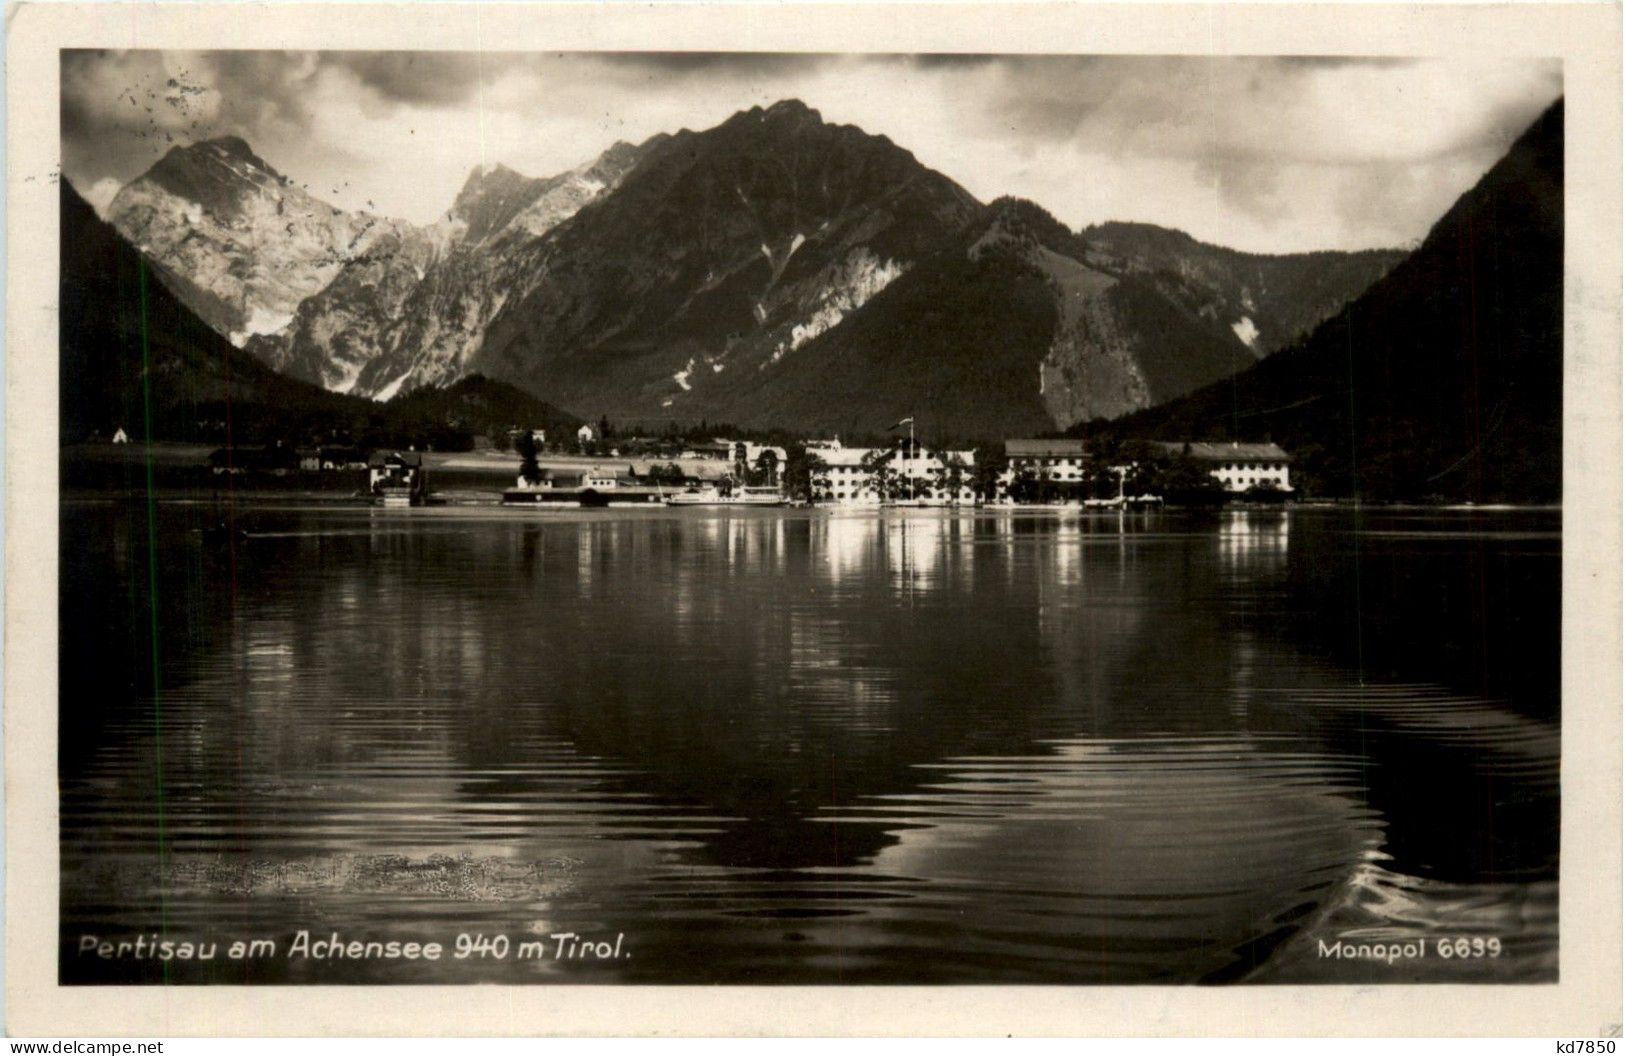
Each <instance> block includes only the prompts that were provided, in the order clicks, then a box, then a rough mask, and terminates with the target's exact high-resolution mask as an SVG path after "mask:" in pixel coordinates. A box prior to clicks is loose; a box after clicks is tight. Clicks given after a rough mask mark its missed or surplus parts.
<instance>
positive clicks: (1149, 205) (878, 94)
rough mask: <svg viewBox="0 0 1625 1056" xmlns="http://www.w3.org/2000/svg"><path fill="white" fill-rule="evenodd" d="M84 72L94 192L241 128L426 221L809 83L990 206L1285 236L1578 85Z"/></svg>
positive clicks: (816, 99)
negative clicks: (131, 98) (188, 90)
mask: <svg viewBox="0 0 1625 1056" xmlns="http://www.w3.org/2000/svg"><path fill="white" fill-rule="evenodd" d="M176 76H182V78H183V79H190V80H191V81H195V82H196V83H197V85H198V86H199V88H200V89H201V90H200V91H199V92H198V93H197V94H196V95H190V96H188V97H187V102H188V106H189V107H190V109H189V110H188V111H187V113H186V114H185V115H181V116H183V117H184V120H179V121H177V115H174V114H169V115H165V114H162V113H155V114H154V115H152V116H151V117H149V116H148V115H146V113H145V107H146V105H147V101H146V100H143V101H142V102H141V104H140V105H139V107H131V106H130V104H129V103H128V102H127V101H126V102H123V103H119V102H118V101H117V99H118V96H119V94H120V92H121V91H123V90H124V89H125V88H127V87H129V86H130V85H131V84H134V83H137V82H142V81H143V79H144V78H145V79H146V81H147V82H151V81H152V80H153V79H154V78H168V77H176ZM63 89H64V100H65V104H64V105H65V110H64V122H63V125H64V131H63V137H64V146H65V165H66V166H67V168H68V171H69V173H70V175H72V176H73V177H74V179H75V182H76V184H78V185H80V186H84V185H88V184H93V183H95V182H96V181H98V180H101V179H106V178H115V179H120V180H127V179H129V178H132V177H133V176H135V175H137V174H138V173H139V172H140V171H142V170H143V169H144V168H145V167H146V166H148V165H150V164H151V163H152V162H153V161H154V160H156V158H157V156H158V155H159V154H160V153H161V151H162V149H165V147H166V146H167V140H166V138H165V136H166V135H182V136H185V135H197V136H198V137H199V138H202V137H203V136H204V135H219V134H225V133H235V134H238V135H242V136H243V137H244V138H245V139H247V140H248V141H249V143H250V144H252V145H253V147H254V148H255V149H256V151H258V152H259V153H260V154H261V156H263V157H264V158H266V159H267V160H268V161H270V162H271V163H272V164H273V165H275V166H277V167H278V168H280V169H281V170H282V171H284V172H285V173H287V174H288V175H289V176H291V177H293V178H295V179H296V180H299V181H301V182H305V183H308V184H309V186H310V188H311V190H312V191H314V192H317V193H320V194H321V195H322V196H323V197H325V198H328V199H330V200H333V201H334V202H335V203H336V204H339V205H342V206H345V207H348V208H368V206H367V202H368V201H369V200H370V201H372V202H373V203H374V206H373V207H374V208H375V209H376V210H378V211H381V212H384V213H388V214H391V215H396V216H402V217H405V218H407V219H410V220H415V221H419V222H428V221H431V220H433V219H434V218H435V217H437V216H438V215H439V214H440V213H441V212H443V211H444V210H445V209H446V207H447V206H448V205H449V204H450V203H451V200H452V198H453V197H454V196H455V195H456V192H457V190H458V188H460V187H461V186H462V183H463V180H464V179H465V178H466V177H467V174H468V172H469V170H470V169H472V168H473V167H474V166H475V165H478V164H482V163H490V162H502V163H504V164H507V165H509V166H510V167H512V168H514V169H516V170H518V171H520V172H524V173H528V174H530V175H536V176H541V175H552V174H554V173H558V172H561V171H563V170H565V169H568V168H571V167H574V166H576V165H578V164H580V163H582V162H583V161H586V160H588V159H590V158H592V157H593V156H595V155H596V154H597V153H598V152H600V151H602V150H603V149H604V148H606V147H608V146H609V145H610V144H612V143H613V142H615V141H616V140H622V139H624V140H628V141H632V142H638V141H641V140H643V139H645V138H647V137H648V136H650V135H653V134H655V133H657V132H674V131H676V130H677V129H679V128H682V127H688V128H693V129H700V128H706V127H710V126H712V125H715V124H717V123H718V122H720V121H722V120H724V119H725V118H726V117H727V116H728V115H729V114H731V113H733V112H734V111H736V110H740V109H744V108H747V107H749V106H752V105H765V104H768V103H771V102H773V101H775V100H777V99H780V98H785V97H791V96H794V97H798V98H801V99H803V100H804V101H806V102H807V103H808V104H809V105H810V106H813V107H815V108H817V109H819V110H820V111H821V112H822V113H823V115H824V117H825V118H826V119H827V120H831V121H838V122H842V123H850V124H855V125H858V126H859V127H861V128H863V129H865V130H866V131H869V132H872V133H875V134H882V135H886V136H888V137H890V138H891V139H892V140H893V141H894V142H896V143H898V144H899V145H901V146H903V147H905V148H907V149H909V150H911V151H913V152H914V153H915V155H916V156H917V157H918V158H919V159H920V160H921V161H922V162H924V163H925V164H927V165H929V166H931V167H933V168H936V169H938V170H940V171H942V172H944V173H946V174H947V175H949V176H950V177H952V178H954V179H956V180H958V181H959V182H960V183H962V184H964V186H965V187H966V188H967V189H968V190H970V191H971V192H972V193H973V194H975V195H977V196H978V197H980V198H983V199H984V200H986V199H990V198H993V197H997V196H999V195H1004V194H1011V195H1016V196H1020V197H1025V198H1031V199H1033V200H1034V201H1037V202H1038V203H1039V204H1041V205H1043V206H1044V207H1045V208H1047V209H1049V210H1050V211H1051V212H1053V213H1054V214H1055V215H1056V216H1057V217H1059V218H1060V219H1061V220H1062V221H1064V222H1066V223H1067V224H1069V225H1071V226H1074V227H1081V226H1084V225H1087V224H1089V223H1094V222H1099V221H1104V220H1110V219H1118V220H1144V221H1150V222H1154V223H1159V224H1165V225H1167V226H1171V227H1178V228H1181V229H1183V230H1186V231H1189V232H1190V233H1191V234H1193V235H1196V236H1197V237H1198V238H1202V239H1205V240H1208V241H1213V242H1219V243H1222V244H1227V245H1234V246H1236V247H1238V248H1244V249H1254V250H1259V251H1286V250H1301V249H1315V248H1360V247H1366V246H1377V245H1396V244H1401V243H1405V242H1409V241H1414V240H1415V239H1417V238H1419V237H1421V236H1422V235H1423V234H1425V232H1426V230H1427V228H1428V226H1429V225H1430V224H1431V223H1432V222H1433V221H1434V220H1435V219H1437V217H1438V216H1439V215H1440V214H1441V213H1442V212H1443V211H1444V209H1445V208H1447V207H1448V206H1449V204H1450V202H1451V201H1452V200H1454V198H1455V197H1456V196H1457V195H1459V194H1460V193H1461V192H1462V191H1464V190H1465V189H1466V188H1467V187H1468V186H1470V185H1471V183H1472V182H1473V180H1475V179H1476V178H1477V177H1478V175H1479V174H1481V173H1482V172H1483V171H1484V170H1485V169H1487V168H1488V167H1489V166H1490V165H1491V164H1493V163H1494V161H1495V159H1496V158H1497V157H1499V156H1500V154H1501V153H1502V152H1504V150H1505V149H1506V147H1507V145H1508V144H1509V143H1510V141H1511V139H1512V138H1513V137H1514V136H1515V135H1516V134H1517V133H1518V132H1519V131H1521V130H1522V128H1523V127H1524V126H1525V125H1527V124H1528V122H1529V121H1531V120H1533V118H1534V117H1535V116H1536V114H1538V113H1539V111H1540V110H1541V109H1542V108H1543V107H1544V106H1545V105H1546V104H1548V103H1549V102H1550V101H1551V100H1552V99H1553V98H1555V97H1556V96H1557V95H1558V94H1559V93H1560V92H1561V70H1560V68H1559V67H1558V65H1557V64H1556V63H1552V62H1542V61H1533V60H1530V61H1523V60H1518V61H1513V60H1483V61H1472V62H1467V61H1456V60H1438V61H1435V60H1426V61H1414V62H1409V61H1403V62H1394V61H1386V60H1384V61H1374V62H1361V61H1354V62H1349V61H1321V60H1308V61H1299V60H1277V59H1210V58H1139V57H1056V56H1033V57H1016V56H1001V57H976V58H961V57H941V58H926V59H916V58H910V57H906V56H793V57H787V56H757V55H749V54H744V55H730V56H695V55H659V54H655V55H644V56H630V55H622V56H616V55H597V54H580V53H578V54H565V55H503V54H482V55H472V54H457V53H434V54H428V53H425V54H416V55H414V54H406V53H375V54H361V55H354V54H331V53H322V54H319V55H317V54H303V55H288V54H284V53H271V52H258V53H256V52H236V53H213V54H207V55H184V56H181V55H169V56H156V55H153V54H152V53H142V52H136V53H123V54H119V53H110V54H100V53H98V54H95V55H91V54H89V53H74V54H72V55H70V57H69V58H67V59H65V60H64V75H63ZM161 109H162V108H158V107H155V110H161ZM194 121H196V122H199V126H198V129H197V130H195V131H194V130H193V129H191V128H190V127H189V122H194ZM143 132H144V133H145V138H143V137H142V135H141V134H142V133H143ZM154 133H156V135H155V134H154Z"/></svg>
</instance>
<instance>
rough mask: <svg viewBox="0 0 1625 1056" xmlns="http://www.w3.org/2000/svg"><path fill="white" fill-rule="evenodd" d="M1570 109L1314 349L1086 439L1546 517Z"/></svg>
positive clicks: (1542, 124)
mask: <svg viewBox="0 0 1625 1056" xmlns="http://www.w3.org/2000/svg"><path fill="white" fill-rule="evenodd" d="M1562 423H1563V103H1562V100H1558V102H1557V103H1555V104H1553V106H1552V107H1551V108H1550V109H1549V110H1547V111H1546V112H1545V113H1544V114H1543V115H1541V117H1540V118H1539V119H1538V120H1536V121H1535V122H1534V123H1533V124H1532V125H1531V126H1530V128H1529V129H1528V130H1527V131H1525V132H1524V134H1523V135H1522V136H1521V137H1519V139H1518V140H1517V141H1516V142H1515V143H1514V144H1513V146H1512V148H1511V149H1510V150H1509V151H1508V152H1507V154H1506V155H1505V156H1504V157H1503V158H1502V159H1501V160H1500V161H1499V162H1497V163H1496V165H1495V166H1494V167H1493V168H1491V169H1490V171H1489V172H1487V173H1486V174H1485V175H1484V176H1483V177H1482V178H1481V179H1480V180H1479V181H1478V183H1477V184H1476V185H1475V186H1474V187H1473V188H1472V189H1471V190H1469V191H1468V192H1467V193H1465V194H1464V195H1462V196H1461V198H1460V199H1458V200H1457V201H1456V203H1455V204H1454V205H1452V206H1451V208H1450V210H1449V211H1448V212H1446V213H1445V215H1444V216H1443V217H1442V218H1440V220H1439V221H1438V222H1437V223H1436V224H1435V225H1434V226H1433V228H1432V230H1431V231H1429V233H1428V235H1427V238H1426V239H1424V240H1423V242H1422V244H1421V246H1420V247H1418V249H1417V250H1416V251H1415V252H1414V253H1413V254H1411V255H1410V256H1409V257H1407V258H1406V259H1405V260H1404V261H1402V262H1401V263H1400V264H1398V265H1397V266H1395V267H1394V268H1393V269H1392V270H1391V271H1390V272H1389V273H1388V274H1387V275H1386V276H1384V277H1383V278H1382V279H1381V280H1379V281H1378V282H1377V283H1376V284H1375V285H1373V286H1372V287H1371V288H1370V289H1369V290H1367V291H1366V292H1365V293H1364V294H1363V295H1361V296H1360V297H1359V298H1358V299H1356V300H1355V301H1354V302H1353V303H1351V304H1350V305H1348V307H1347V308H1345V309H1344V310H1343V311H1341V312H1339V313H1338V314H1337V315H1336V316H1335V317H1334V318H1332V319H1331V320H1329V321H1328V322H1326V323H1325V324H1323V325H1322V326H1320V327H1319V328H1318V329H1316V330H1315V331H1314V333H1313V334H1311V335H1310V336H1309V337H1308V338H1306V339H1305V340H1303V341H1302V342H1300V343H1298V344H1297V345H1295V346H1293V347H1291V348H1288V349H1285V350H1283V351H1281V352H1279V353H1277V354H1276V355H1274V356H1272V357H1270V358H1269V359H1266V360H1264V361H1263V362H1262V363H1260V364H1258V365H1257V366H1255V367H1253V368H1251V369H1250V370H1248V371H1245V372H1244V373H1241V374H1238V375H1237V376H1235V377H1233V378H1229V379H1226V380H1224V381H1221V382H1219V383H1217V384H1215V385H1211V386H1208V387H1206V388H1204V389H1202V390H1201V391H1198V392H1195V393H1192V394H1190V395H1188V396H1186V397H1184V398H1182V399H1179V400H1175V401H1173V402H1171V403H1169V404H1167V405H1165V406H1161V407H1157V408H1154V409H1152V410H1149V411H1145V412H1142V413H1139V414H1135V415H1131V416H1129V417H1126V418H1123V419H1121V420H1119V421H1115V422H1111V423H1109V424H1106V425H1104V426H1102V427H1100V428H1099V429H1097V430H1094V432H1096V433H1097V434H1098V435H1102V436H1114V437H1124V438H1127V437H1143V438H1152V439H1238V440H1262V439H1272V440H1274V441H1275V442H1277V443H1280V444H1283V445H1285V446H1286V447H1287V448H1288V450H1290V451H1292V452H1293V453H1294V454H1295V456H1296V458H1297V472H1298V476H1299V479H1300V481H1301V482H1303V483H1304V484H1306V485H1308V487H1309V488H1310V490H1312V491H1314V492H1317V493H1321V494H1332V495H1348V496H1358V497H1362V498H1368V499H1388V498H1430V497H1431V498H1446V499H1457V500H1469V501H1473V502H1549V501H1555V500H1557V499H1559V498H1560V497H1561V494H1562V477H1563V473H1562V470H1563V466H1562V450H1563V448H1562Z"/></svg>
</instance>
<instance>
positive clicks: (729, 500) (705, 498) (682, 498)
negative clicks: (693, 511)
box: [666, 487, 788, 506]
mask: <svg viewBox="0 0 1625 1056" xmlns="http://www.w3.org/2000/svg"><path fill="white" fill-rule="evenodd" d="M787 501H788V500H787V499H785V497H784V495H783V494H782V493H781V492H780V491H779V489H778V488H774V487H750V488H735V489H734V490H733V491H731V492H729V493H728V494H726V495H724V494H723V493H722V491H721V490H720V489H718V488H691V489H689V490H687V491H679V492H676V493H674V494H671V495H668V496H666V505H667V506H783V505H784V504H785V503H786V502H787Z"/></svg>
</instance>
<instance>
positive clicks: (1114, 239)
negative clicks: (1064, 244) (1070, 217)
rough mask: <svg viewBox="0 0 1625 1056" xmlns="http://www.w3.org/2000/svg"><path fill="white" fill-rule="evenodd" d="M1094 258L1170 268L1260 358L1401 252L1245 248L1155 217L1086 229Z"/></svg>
mask: <svg viewBox="0 0 1625 1056" xmlns="http://www.w3.org/2000/svg"><path fill="white" fill-rule="evenodd" d="M1083 240H1084V243H1085V244H1086V246H1087V259H1088V260H1089V262H1090V263H1091V264H1094V265H1095V266H1096V267H1099V268H1101V269H1103V270H1106V271H1110V272H1112V273H1114V274H1125V273H1134V274H1144V275H1156V274H1158V273H1171V274H1172V275H1173V276H1177V277H1178V278H1179V279H1181V280H1184V281H1186V282H1189V283H1191V284H1193V285H1194V286H1195V287H1197V288H1199V289H1202V290H1206V291H1209V294H1210V297H1211V299H1210V300H1209V301H1207V302H1206V303H1204V304H1203V305H1201V307H1200V309H1199V310H1200V311H1203V312H1205V313H1207V314H1208V315H1210V316H1212V317H1214V318H1217V319H1218V320H1219V321H1221V322H1224V323H1225V324H1226V325H1228V326H1229V327H1230V329H1231V331H1232V332H1233V333H1235V335H1236V337H1237V338H1238V339H1239V340H1240V341H1241V342H1242V343H1243V344H1245V345H1246V346H1247V347H1249V348H1250V349H1252V350H1253V352H1254V354H1255V355H1256V356H1257V357H1258V358H1259V359H1263V358H1264V357H1265V356H1267V355H1269V354H1270V353H1272V352H1275V351H1278V350H1279V349H1281V348H1283V347H1285V346H1286V345H1288V344H1290V343H1291V342H1293V341H1295V340H1296V339H1298V338H1299V337H1302V336H1304V335H1305V334H1307V333H1308V332H1309V331H1311V330H1313V329H1314V328H1315V327H1316V326H1319V325H1320V324H1321V323H1322V322H1324V321H1326V320H1327V319H1329V318H1331V317H1332V316H1333V315H1336V314H1337V312H1338V310H1339V309H1341V308H1342V307H1343V306H1344V305H1345V304H1347V303H1348V302H1349V301H1350V300H1352V299H1353V298H1354V297H1355V296H1357V295H1358V294H1360V293H1362V292H1364V291H1365V290H1366V288H1367V287H1369V286H1370V285H1371V284H1372V283H1374V282H1376V281H1377V280H1378V279H1380V278H1382V276H1383V275H1385V274H1387V272H1388V270H1389V269H1390V268H1392V267H1393V266H1394V265H1395V264H1398V263H1399V262H1400V261H1401V260H1403V259H1405V254H1404V252H1402V251H1400V250H1394V249H1370V250H1364V251H1361V252H1354V253H1344V252H1333V251H1322V252H1317V253H1285V254H1276V255H1269V254H1263V253H1242V252H1240V251H1238V250H1234V249H1226V248H1225V247H1223V246H1214V245H1209V244H1208V243H1206V242H1198V241H1197V240H1196V239H1194V238H1192V237H1191V236H1190V235H1187V234H1186V233H1185V232H1183V231H1174V230H1170V229H1169V228H1165V227H1157V226H1156V225H1155V224H1126V223H1106V224H1096V225H1094V226H1092V227H1088V228H1085V229H1084V231H1083Z"/></svg>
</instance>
